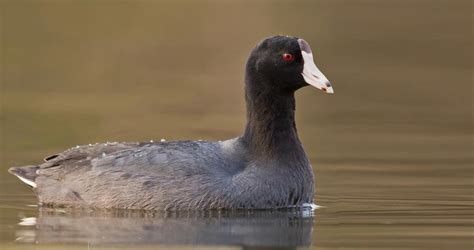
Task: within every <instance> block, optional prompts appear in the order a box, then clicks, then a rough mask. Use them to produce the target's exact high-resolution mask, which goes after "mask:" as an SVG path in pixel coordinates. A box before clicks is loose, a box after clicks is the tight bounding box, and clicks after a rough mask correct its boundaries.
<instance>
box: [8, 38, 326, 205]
mask: <svg viewBox="0 0 474 250" xmlns="http://www.w3.org/2000/svg"><path fill="white" fill-rule="evenodd" d="M308 85H312V86H314V87H316V88H318V89H320V90H322V91H324V92H326V93H334V91H333V88H332V86H331V83H330V82H329V81H328V80H327V78H326V77H325V76H324V75H323V74H322V73H321V71H320V70H319V69H318V68H317V67H316V65H315V63H314V60H313V53H312V51H311V48H310V46H309V44H308V43H307V42H306V41H305V40H303V39H301V38H297V37H289V36H273V37H269V38H266V39H264V40H262V41H261V42H260V43H258V44H257V45H256V47H255V48H254V49H253V50H252V52H251V53H250V56H249V58H248V60H247V63H246V66H245V101H246V108H247V123H246V127H245V130H244V132H243V135H242V136H240V137H237V138H233V139H229V140H226V141H218V142H212V141H163V140H162V141H160V142H137V143H135V142H128V143H127V142H125V143H122V142H112V143H98V144H89V145H83V146H76V147H73V148H71V149H68V150H66V151H64V152H62V153H59V154H55V155H52V156H49V157H47V158H45V160H44V163H41V164H37V165H30V166H23V167H12V168H10V169H9V172H10V173H11V174H13V175H15V176H17V177H18V178H19V179H20V180H22V181H23V182H25V183H26V184H28V185H29V186H31V187H32V188H33V190H34V193H35V194H36V196H37V198H38V203H39V205H42V206H60V207H91V208H121V209H146V210H207V209H275V208H286V207H302V206H305V204H308V203H312V201H313V196H314V176H313V171H312V168H311V165H310V162H309V160H308V158H307V156H306V154H305V152H304V150H303V146H302V144H301V142H300V140H299V138H298V134H297V130H296V125H295V97H294V93H295V91H296V90H298V89H300V88H302V87H304V86H308Z"/></svg>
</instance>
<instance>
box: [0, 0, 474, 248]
mask: <svg viewBox="0 0 474 250" xmlns="http://www.w3.org/2000/svg"><path fill="white" fill-rule="evenodd" d="M0 15H1V22H0V23H1V35H0V37H1V39H0V41H1V51H0V52H1V56H0V58H1V67H0V69H1V73H0V74H1V76H2V78H1V79H2V81H1V88H0V91H1V92H0V105H1V106H0V107H1V113H0V115H1V116H0V118H1V119H0V126H1V134H0V136H1V137H0V142H1V143H0V152H1V154H0V168H1V169H2V170H1V171H0V246H1V247H2V249H15V250H16V249H104V248H107V249H110V248H118V249H137V248H145V249H148V248H150V249H151V248H153V249H155V248H162V249H166V248H169V247H172V248H173V249H194V247H196V246H197V247H200V248H202V249H208V248H210V247H213V248H216V249H241V248H246V249H252V248H259V247H263V246H265V247H270V248H271V247H282V248H288V249H292V248H296V247H308V248H312V249H338V248H360V249H367V248H373V249H381V248H384V249H472V248H473V229H474V228H473V219H474V216H473V205H474V204H473V198H472V197H473V196H472V191H473V184H474V183H473V180H474V171H473V168H472V162H473V157H472V152H473V148H472V139H473V137H472V93H473V92H472V53H471V52H472V3H471V2H470V1H423V0H419V1H383V2H381V1H369V0H364V1H362V0H353V1H301V2H298V3H295V1H279V2H273V3H270V2H264V1H262V2H257V3H255V2H237V1H228V2H227V1H226V2H220V1H219V2H218V1H208V2H186V1H180V2H171V1H169V2H168V1H154V2H152V1H141V2H126V1H123V2H120V3H117V2H114V3H112V2H102V3H96V2H85V1H81V2H76V3H60V2H50V1H9V0H7V1H2V2H1V3H0ZM272 34H293V35H296V36H300V37H302V38H304V39H305V40H307V41H308V42H309V43H310V44H311V46H312V49H313V52H314V54H315V59H316V63H317V64H318V66H319V68H320V69H321V70H322V72H323V73H324V74H325V75H326V76H327V77H328V78H329V79H330V80H331V82H332V83H333V84H334V89H335V95H331V96H330V95H325V94H323V93H321V92H320V91H317V90H315V89H310V88H306V89H303V90H301V91H299V92H298V93H297V126H298V131H299V134H300V137H301V140H302V142H303V144H304V147H305V150H306V152H307V154H308V155H309V156H310V160H311V162H312V164H313V167H314V171H315V175H316V180H317V184H316V190H317V194H316V197H315V201H316V203H317V204H318V205H321V206H323V207H322V208H319V209H317V210H315V211H313V212H308V211H294V210H288V211H253V212H237V213H231V212H221V213H217V212H208V213H191V212H188V213H159V212H157V213H142V212H138V211H88V210H82V211H75V210H73V211H71V210H46V209H39V208H37V207H34V206H31V205H34V204H35V202H36V199H35V197H34V195H33V194H32V192H31V190H30V189H29V188H27V187H26V186H25V185H23V184H22V183H20V181H19V180H17V179H16V178H14V177H13V176H11V175H9V174H8V173H7V172H6V170H7V168H8V167H10V166H17V165H27V164H32V163H37V162H39V161H40V160H41V159H42V158H44V157H45V156H47V155H49V154H53V153H56V152H59V151H61V150H64V149H66V148H69V147H73V146H75V145H77V144H89V143H95V142H99V141H100V142H106V141H137V140H138V141H150V140H154V141H159V140H160V139H161V138H166V139H167V140H176V139H194V140H198V139H207V140H223V139H227V138H231V137H235V136H238V135H239V134H240V132H241V131H242V128H243V126H244V122H245V121H244V103H243V90H242V84H241V83H242V81H243V64H244V63H245V59H246V57H247V55H248V52H249V50H250V49H251V48H252V47H253V46H254V45H255V43H256V42H257V41H259V40H260V39H261V38H263V37H265V36H268V35H272ZM25 218H26V219H25Z"/></svg>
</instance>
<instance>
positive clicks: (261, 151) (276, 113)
mask: <svg viewBox="0 0 474 250" xmlns="http://www.w3.org/2000/svg"><path fill="white" fill-rule="evenodd" d="M245 99H246V103H247V125H246V128H245V133H244V135H243V136H242V140H243V142H244V143H245V144H246V146H247V148H248V150H249V154H250V155H251V157H257V158H260V159H262V158H269V159H278V160H290V161H292V160H306V155H305V153H304V150H303V147H302V145H301V142H300V140H299V138H298V134H297V131H296V125H295V97H294V92H293V91H291V92H288V93H279V92H278V93H275V92H273V91H272V90H265V89H258V90H256V89H252V84H246V89H245Z"/></svg>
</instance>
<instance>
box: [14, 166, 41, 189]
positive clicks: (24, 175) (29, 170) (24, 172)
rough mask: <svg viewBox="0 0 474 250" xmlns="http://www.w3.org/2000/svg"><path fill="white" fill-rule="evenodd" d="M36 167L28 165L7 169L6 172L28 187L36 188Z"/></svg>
mask: <svg viewBox="0 0 474 250" xmlns="http://www.w3.org/2000/svg"><path fill="white" fill-rule="evenodd" d="M38 169H39V167H38V166H34V165H30V166H24V167H12V168H10V169H8V172H9V173H10V174H12V175H14V176H16V177H18V179H20V180H21V181H23V182H24V183H26V184H27V185H28V186H30V187H33V188H35V187H36V182H35V180H36V176H38V174H37V173H36V170H38Z"/></svg>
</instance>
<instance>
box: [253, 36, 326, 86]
mask: <svg viewBox="0 0 474 250" xmlns="http://www.w3.org/2000/svg"><path fill="white" fill-rule="evenodd" d="M246 70H247V72H246V84H247V87H249V88H251V89H260V90H267V91H272V92H283V93H284V92H294V91H295V90H297V89H299V88H301V87H304V86H307V85H312V86H314V87H316V88H318V89H320V90H322V91H324V92H326V93H334V91H333V88H332V86H331V84H330V82H329V81H328V79H327V78H326V77H325V76H324V75H323V74H322V73H321V71H319V69H318V68H317V67H316V65H315V64H314V60H313V54H312V51H311V48H310V46H309V44H308V43H307V42H306V41H305V40H303V39H301V38H297V37H289V36H273V37H269V38H266V39H264V40H263V41H261V42H260V43H259V44H258V45H257V46H256V47H255V48H254V49H253V50H252V52H251V54H250V57H249V59H248V61H247V66H246ZM254 91H255V90H254Z"/></svg>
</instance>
